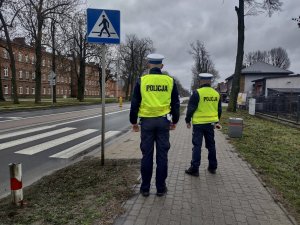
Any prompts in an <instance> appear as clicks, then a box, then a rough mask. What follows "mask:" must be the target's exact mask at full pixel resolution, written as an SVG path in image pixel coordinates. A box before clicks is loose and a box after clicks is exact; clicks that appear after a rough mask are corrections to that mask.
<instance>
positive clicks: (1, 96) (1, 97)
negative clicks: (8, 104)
mask: <svg viewBox="0 0 300 225" xmlns="http://www.w3.org/2000/svg"><path fill="white" fill-rule="evenodd" d="M1 72H2V66H0V102H5V98H4V95H3V89H2V78H1V77H2V73H1Z"/></svg>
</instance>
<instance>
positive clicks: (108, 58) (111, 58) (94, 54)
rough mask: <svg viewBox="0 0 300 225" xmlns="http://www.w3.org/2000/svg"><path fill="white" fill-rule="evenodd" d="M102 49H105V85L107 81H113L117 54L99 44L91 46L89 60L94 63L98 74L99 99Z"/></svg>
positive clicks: (112, 49)
mask: <svg viewBox="0 0 300 225" xmlns="http://www.w3.org/2000/svg"><path fill="white" fill-rule="evenodd" d="M103 48H106V49H105V63H104V64H105V78H104V79H105V83H106V82H107V81H109V80H114V79H115V77H116V73H113V72H112V71H113V67H114V65H115V63H116V61H117V54H116V52H115V51H116V50H115V49H114V48H113V47H110V46H109V45H108V46H105V45H99V44H92V45H91V49H90V51H89V59H90V61H92V62H95V64H96V65H97V68H98V74H99V90H100V97H101V98H102V91H101V88H102V62H103V59H102V51H103Z"/></svg>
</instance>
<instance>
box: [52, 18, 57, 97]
mask: <svg viewBox="0 0 300 225" xmlns="http://www.w3.org/2000/svg"><path fill="white" fill-rule="evenodd" d="M51 36H52V71H53V72H54V73H55V74H56V55H55V21H54V20H52V21H51ZM56 76H57V75H56ZM56 78H57V77H55V80H56ZM52 91H53V103H56V82H55V84H54V85H53V87H52Z"/></svg>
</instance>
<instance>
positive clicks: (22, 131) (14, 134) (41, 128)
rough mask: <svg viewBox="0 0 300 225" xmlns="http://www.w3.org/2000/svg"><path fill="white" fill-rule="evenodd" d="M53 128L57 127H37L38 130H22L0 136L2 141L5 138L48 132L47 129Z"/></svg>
mask: <svg viewBox="0 0 300 225" xmlns="http://www.w3.org/2000/svg"><path fill="white" fill-rule="evenodd" d="M53 127H55V125H53V126H43V127H37V128H32V129H28V130H21V131H16V132H13V133H8V134H2V135H0V140H1V139H4V138H9V137H14V136H19V135H22V134H29V133H33V132H36V131H41V130H46V129H50V128H53Z"/></svg>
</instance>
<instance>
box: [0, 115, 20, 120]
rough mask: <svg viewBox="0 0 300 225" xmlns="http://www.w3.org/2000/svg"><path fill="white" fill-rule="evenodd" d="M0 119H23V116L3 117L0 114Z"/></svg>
mask: <svg viewBox="0 0 300 225" xmlns="http://www.w3.org/2000/svg"><path fill="white" fill-rule="evenodd" d="M0 119H8V120H20V119H23V117H13V116H10V117H5V116H4V117H3V116H0Z"/></svg>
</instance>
